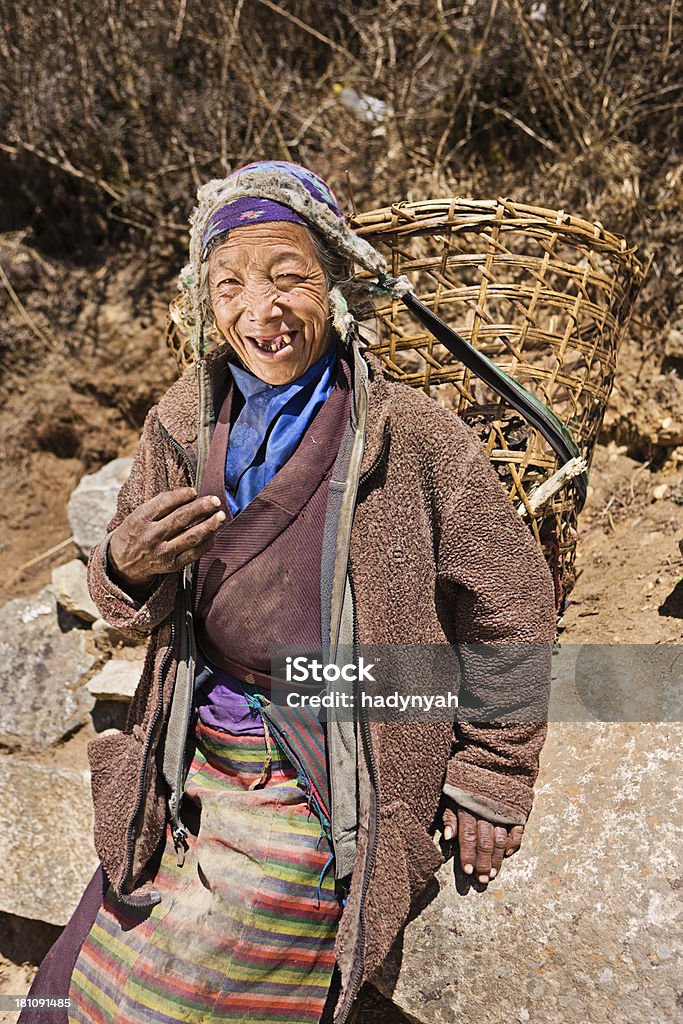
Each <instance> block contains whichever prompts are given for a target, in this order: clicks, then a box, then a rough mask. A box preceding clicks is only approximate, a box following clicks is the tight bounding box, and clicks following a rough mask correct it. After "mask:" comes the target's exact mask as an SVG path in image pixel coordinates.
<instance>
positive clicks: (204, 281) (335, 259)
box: [197, 225, 353, 334]
mask: <svg viewBox="0 0 683 1024" xmlns="http://www.w3.org/2000/svg"><path fill="white" fill-rule="evenodd" d="M305 227H306V231H307V232H308V234H309V236H310V238H311V241H312V242H313V248H314V249H315V254H316V256H317V258H318V262H319V263H320V266H321V267H322V268H323V272H324V274H325V280H326V282H327V290H328V291H331V290H332V289H333V288H339V287H341V286H342V285H344V284H348V283H349V281H351V279H352V276H353V275H352V273H351V263H350V261H349V260H348V259H347V258H346V257H345V256H343V255H342V254H341V253H340V252H338V251H337V250H336V249H334V248H333V247H332V246H331V245H330V244H329V242H328V241H327V239H325V238H324V237H323V236H322V235H321V234H320V233H319V232H318V231H316V230H315V229H314V228H311V227H309V226H308V225H305ZM228 234H229V231H224V232H223V233H222V234H220V235H217V236H216V238H215V239H213V244H212V245H211V248H210V250H209V253H208V255H207V256H206V258H205V259H204V260H203V261H202V263H201V265H200V268H199V287H198V289H197V295H198V299H199V309H200V312H201V317H202V320H203V322H204V325H205V330H206V332H207V333H208V334H211V333H213V331H214V330H215V328H214V319H213V307H212V306H211V293H210V288H209V258H210V256H211V253H212V252H213V251H214V249H216V248H218V246H219V245H221V244H222V243H223V242H224V241H225V240H226V238H227V236H228Z"/></svg>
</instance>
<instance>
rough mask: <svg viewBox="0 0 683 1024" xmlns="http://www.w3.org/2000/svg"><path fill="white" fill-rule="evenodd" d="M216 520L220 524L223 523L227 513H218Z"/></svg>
mask: <svg viewBox="0 0 683 1024" xmlns="http://www.w3.org/2000/svg"><path fill="white" fill-rule="evenodd" d="M216 519H217V520H218V522H219V523H222V522H223V520H224V519H225V512H223V510H222V509H221V511H220V512H216Z"/></svg>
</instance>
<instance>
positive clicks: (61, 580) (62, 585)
mask: <svg viewBox="0 0 683 1024" xmlns="http://www.w3.org/2000/svg"><path fill="white" fill-rule="evenodd" d="M50 590H51V591H52V593H53V594H54V595H55V597H56V598H57V600H58V601H59V603H60V604H61V606H62V608H66V610H67V611H68V612H71V614H72V615H76V616H78V618H79V619H83V620H84V621H85V622H94V621H95V620H96V619H99V617H100V613H99V612H98V610H97V608H96V606H95V602H94V601H93V599H92V598H91V596H90V593H89V591H88V570H87V569H86V567H85V565H84V564H83V562H81V561H80V559H78V558H74V559H73V561H71V562H66V563H65V564H64V565H59V566H57V568H56V569H53V570H52V584H51V586H50Z"/></svg>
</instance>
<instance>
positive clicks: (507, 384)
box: [360, 275, 588, 512]
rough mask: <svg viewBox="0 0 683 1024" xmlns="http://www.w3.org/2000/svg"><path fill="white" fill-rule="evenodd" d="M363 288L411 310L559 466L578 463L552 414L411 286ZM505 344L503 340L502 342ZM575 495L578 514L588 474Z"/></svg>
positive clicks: (387, 282)
mask: <svg viewBox="0 0 683 1024" xmlns="http://www.w3.org/2000/svg"><path fill="white" fill-rule="evenodd" d="M360 283H362V284H364V285H366V286H367V287H368V288H369V290H370V292H380V293H384V294H388V295H392V296H394V297H395V298H399V299H400V300H401V301H402V302H403V304H404V305H405V306H406V307H407V309H409V310H410V312H411V313H412V314H413V316H414V317H415V319H416V320H418V321H419V322H420V323H421V324H422V326H423V327H426V328H427V330H428V331H429V333H430V334H432V335H433V336H434V337H435V338H436V340H437V341H439V342H440V343H441V344H442V345H443V346H444V348H447V349H448V351H449V352H451V353H452V354H453V355H454V356H455V357H456V358H457V359H459V360H460V362H461V363H463V364H464V365H465V366H466V367H467V369H468V370H471V371H472V372H473V373H476V375H477V376H478V377H480V378H481V380H483V381H484V383H485V384H488V386H489V387H490V388H491V389H492V390H493V391H495V393H496V394H497V395H500V397H501V398H502V399H503V400H504V401H505V402H506V403H507V404H508V405H510V406H511V407H512V408H513V409H515V410H516V411H517V412H519V413H521V415H522V416H524V418H525V419H526V420H528V422H529V423H530V424H531V425H532V426H533V427H535V428H536V429H537V430H538V432H539V433H540V434H541V435H542V436H543V437H544V438H545V439H546V441H547V442H548V444H549V445H550V446H551V448H552V449H553V451H554V452H555V453H556V454H557V456H558V458H559V459H560V462H561V464H562V465H564V464H565V463H567V462H569V461H570V460H571V459H577V458H578V459H581V458H582V454H581V449H580V448H579V446H578V445H577V443H576V441H575V440H574V438H573V437H572V435H571V432H570V431H569V430H568V428H567V427H566V426H565V425H564V423H563V422H562V421H561V420H560V419H558V417H557V416H556V415H555V413H554V412H553V411H552V410H551V409H549V408H548V406H547V405H545V403H544V402H542V401H541V400H540V399H539V398H537V397H536V395H533V394H532V393H531V392H530V391H528V390H527V388H525V387H523V386H522V385H521V384H520V383H519V381H516V380H515V379H514V377H511V376H510V375H509V374H508V373H506V372H505V370H501V368H500V367H499V366H497V365H496V364H495V363H494V362H493V360H491V359H489V358H488V356H486V355H484V353H483V352H479V351H478V350H477V349H476V348H474V347H473V346H472V345H470V344H469V343H468V342H467V341H465V339H464V338H463V337H461V335H460V334H458V332H457V331H454V330H453V328H452V327H449V326H448V324H446V323H444V321H443V320H442V319H441V318H440V317H438V316H437V315H436V313H435V312H434V311H433V310H431V309H429V308H428V307H427V306H425V305H424V303H423V302H420V300H419V299H418V297H417V295H416V294H415V292H414V290H413V286H412V284H411V282H410V281H409V280H408V278H407V277H405V276H402V277H388V276H385V275H380V276H379V277H378V283H377V284H372V283H366V282H364V281H363V282H360ZM502 340H503V341H507V339H506V338H502ZM572 482H573V484H574V486H575V487H576V491H577V498H578V501H577V511H579V512H580V511H581V509H582V508H583V506H584V504H585V501H586V494H587V488H588V472H587V470H585V469H584V470H583V472H582V473H580V474H579V475H577V476H574V477H573V478H572Z"/></svg>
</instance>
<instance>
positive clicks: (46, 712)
mask: <svg viewBox="0 0 683 1024" xmlns="http://www.w3.org/2000/svg"><path fill="white" fill-rule="evenodd" d="M78 626H79V620H78V619H75V618H73V617H72V616H70V615H69V614H68V613H64V612H62V613H59V612H58V607H57V600H56V598H55V596H54V594H53V593H52V592H51V591H50V590H48V589H47V588H46V589H44V590H41V591H40V592H39V593H37V594H35V595H34V596H33V597H30V598H21V599H17V600H14V601H10V602H9V603H8V604H6V605H4V607H3V609H2V615H0V745H4V746H8V747H17V746H19V747H29V748H35V747H47V746H50V745H51V744H53V743H57V742H58V741H59V740H60V739H62V737H63V736H65V735H66V734H67V733H69V732H71V730H72V729H75V728H76V727H77V726H78V725H80V724H81V723H82V722H84V721H85V720H86V718H87V715H88V713H89V712H90V710H91V709H92V707H93V705H94V700H93V698H92V697H91V696H90V694H89V693H88V691H87V688H86V687H85V685H84V678H83V677H84V676H85V675H86V674H87V673H88V672H89V671H90V669H91V668H92V667H93V665H94V663H95V659H94V658H93V657H92V655H91V654H89V653H88V651H87V649H86V642H87V635H88V633H87V630H85V629H84V628H78ZM80 626H81V627H82V626H83V623H80Z"/></svg>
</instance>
